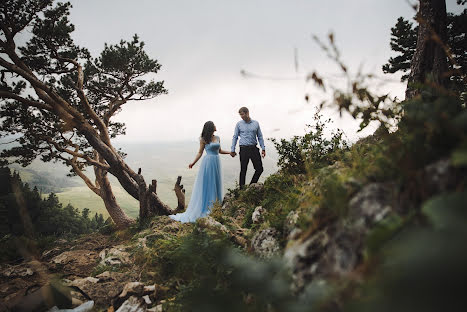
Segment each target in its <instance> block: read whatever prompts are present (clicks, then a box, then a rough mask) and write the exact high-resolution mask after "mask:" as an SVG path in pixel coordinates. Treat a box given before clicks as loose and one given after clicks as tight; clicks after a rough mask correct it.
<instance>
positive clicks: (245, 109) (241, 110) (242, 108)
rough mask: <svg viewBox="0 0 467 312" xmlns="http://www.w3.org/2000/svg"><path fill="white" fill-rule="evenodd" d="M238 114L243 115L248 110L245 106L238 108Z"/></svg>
mask: <svg viewBox="0 0 467 312" xmlns="http://www.w3.org/2000/svg"><path fill="white" fill-rule="evenodd" d="M238 112H239V113H241V112H243V113H248V112H249V111H248V108H246V107H245V106H243V107H240V109H239V110H238Z"/></svg>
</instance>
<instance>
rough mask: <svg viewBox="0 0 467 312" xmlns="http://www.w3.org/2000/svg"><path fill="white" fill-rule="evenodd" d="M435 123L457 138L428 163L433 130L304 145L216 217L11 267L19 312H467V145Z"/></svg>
mask: <svg viewBox="0 0 467 312" xmlns="http://www.w3.org/2000/svg"><path fill="white" fill-rule="evenodd" d="M416 101H417V102H414V103H416V104H417V105H420V102H418V101H419V100H416ZM451 101H452V99H451ZM443 103H444V104H446V103H449V102H443ZM432 107H433V106H432ZM408 111H410V110H408ZM465 114H466V113H465V110H463V111H461V112H460V113H456V114H455V115H454V116H453V120H459V118H465V116H466V115H465ZM406 118H410V114H408V116H406ZM461 120H464V121H465V119H461ZM412 121H413V120H412ZM436 122H439V123H438V126H439V127H438V129H447V130H443V131H444V132H442V133H440V134H442V137H443V138H444V140H442V141H437V140H436V135H434V136H433V134H432V135H430V136H424V137H422V139H423V140H424V142H420V141H417V142H418V143H419V144H422V143H423V144H422V145H424V146H427V144H428V143H429V144H428V145H429V146H430V147H431V149H430V151H429V152H428V151H427V150H424V152H422V153H421V152H420V151H418V150H416V149H414V141H413V137H416V138H417V140H420V135H422V134H423V133H425V132H424V131H425V129H424V128H412V132H411V135H413V137H412V136H407V133H406V132H405V130H404V123H402V124H401V128H400V129H399V130H398V131H397V132H395V133H392V134H391V133H388V132H387V131H384V129H383V130H382V129H380V130H378V131H377V132H376V133H375V134H374V135H372V136H369V137H367V138H364V139H361V140H360V141H358V142H356V143H355V144H353V145H351V146H348V145H347V144H346V143H345V142H344V141H342V140H343V139H342V138H337V136H338V134H335V136H334V137H333V138H334V139H335V140H337V141H334V142H335V143H336V144H334V145H333V147H332V148H330V147H329V146H330V144H329V142H330V141H328V140H327V139H323V138H321V139H320V140H316V141H309V143H310V142H311V144H310V145H307V144H305V145H299V147H300V148H301V149H302V148H303V149H304V150H307V151H308V152H307V153H301V151H303V150H301V151H298V154H296V155H301V156H300V157H302V158H300V157H299V158H298V159H297V158H291V156H292V155H291V154H289V153H286V152H285V151H287V150H288V151H291V150H289V149H288V147H289V146H290V145H289V144H290V143H291V142H292V141H282V142H278V143H277V145H276V148H278V151H279V155H280V157H279V165H280V167H281V170H280V171H279V172H278V173H277V174H273V175H270V176H269V177H268V178H267V179H266V180H265V181H264V183H259V184H254V185H252V186H250V187H248V188H246V189H245V190H240V189H232V190H230V191H229V192H228V193H227V194H226V197H225V198H224V202H223V203H222V205H221V204H218V205H216V206H215V207H214V209H213V210H212V212H211V214H210V216H209V217H207V218H202V219H199V220H198V221H197V222H196V223H194V224H180V223H179V222H176V221H173V220H171V219H170V218H167V217H166V216H160V217H155V218H153V219H152V220H145V222H143V223H141V224H139V225H136V226H134V227H132V228H129V229H127V230H124V231H116V230H111V232H108V231H109V229H108V228H107V229H106V230H105V231H101V232H102V233H108V234H93V235H85V236H82V237H81V238H78V239H76V240H70V241H64V240H60V241H57V243H56V244H55V247H54V248H52V249H49V250H45V251H43V252H42V256H41V257H40V258H38V259H37V258H36V259H26V260H27V261H24V262H22V263H20V264H11V263H10V264H3V265H2V268H1V276H2V280H1V283H2V287H0V289H2V294H1V296H2V297H3V298H4V301H5V303H6V307H15V308H16V309H17V311H28V309H30V308H31V306H30V305H34V304H37V300H39V302H41V304H42V305H47V304H49V303H47V301H46V299H44V298H42V297H41V298H42V299H40V298H39V299H37V296H38V294H40V292H37V291H35V290H36V289H38V288H39V286H43V285H46V286H44V287H46V289H49V290H50V291H52V293H60V294H61V296H62V297H61V299H59V297H57V296H55V297H54V298H55V299H54V300H52V303H50V305H49V307H52V305H58V306H60V307H62V308H64V307H71V306H79V305H81V304H82V306H81V308H83V309H84V308H85V307H88V308H89V309H91V310H93V311H114V310H118V311H188V310H189V311H219V310H222V311H395V310H396V311H440V310H451V311H454V310H458V309H459V306H460V305H461V304H462V305H463V296H462V293H463V288H462V286H461V285H462V284H463V281H464V280H465V277H466V273H467V272H466V270H465V261H466V260H467V251H466V249H465V247H464V244H463V242H464V241H465V239H466V238H467V232H466V230H465V223H466V222H467V214H466V212H465V207H467V205H466V203H467V193H466V190H465V185H466V182H467V180H466V177H467V174H466V173H467V172H466V167H465V162H462V161H460V160H459V157H458V156H456V157H451V155H458V154H456V153H459V150H458V149H457V146H458V144H460V142H465V141H462V140H464V139H465V137H464V134H463V133H462V132H458V131H457V130H456V131H454V132H452V131H451V130H449V129H448V128H443V127H442V125H444V122H446V120H442V121H436ZM317 125H319V122H317ZM464 126H465V124H464ZM414 129H416V130H414ZM315 130H316V128H315V129H310V132H309V136H308V137H310V136H311V137H314V138H316V134H317V132H316V131H315ZM336 135H337V136H336ZM305 137H306V136H305ZM333 138H331V141H332V140H333ZM301 142H302V143H303V142H305V141H301ZM440 142H441V143H440ZM446 142H450V145H449V146H450V147H449V146H447V145H446ZM440 144H441V145H440ZM397 151H399V152H400V151H402V152H401V153H397ZM453 151H454V153H453ZM291 159H295V162H291V161H290V160H291ZM414 160H418V161H414ZM302 165H305V166H304V167H303V166H302ZM106 231H107V232H106ZM47 285H48V286H47ZM24 289H30V291H29V293H30V294H29V295H28V294H26V295H25V293H24ZM34 296H36V297H35V298H36V299H34V300H32V299H31V298H32V297H34ZM40 300H42V301H40ZM47 300H48V299H47ZM28 305H29V306H28ZM91 306H92V308H91ZM6 307H5V306H4V307H3V309H6Z"/></svg>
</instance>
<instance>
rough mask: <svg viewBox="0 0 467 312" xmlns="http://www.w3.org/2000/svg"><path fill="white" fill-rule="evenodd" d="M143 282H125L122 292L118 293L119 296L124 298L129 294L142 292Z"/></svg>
mask: <svg viewBox="0 0 467 312" xmlns="http://www.w3.org/2000/svg"><path fill="white" fill-rule="evenodd" d="M143 289H144V284H143V283H140V282H130V283H127V284H126V285H125V286H124V287H123V290H122V292H121V293H120V295H119V297H120V298H126V297H128V296H129V295H141V294H142V293H143Z"/></svg>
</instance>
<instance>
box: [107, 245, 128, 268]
mask: <svg viewBox="0 0 467 312" xmlns="http://www.w3.org/2000/svg"><path fill="white" fill-rule="evenodd" d="M99 257H100V258H101V262H100V264H101V265H122V264H131V260H130V254H129V253H128V252H126V251H125V246H123V245H119V246H114V247H112V248H105V249H103V250H102V251H101V252H100V253H99Z"/></svg>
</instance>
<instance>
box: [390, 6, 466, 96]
mask: <svg viewBox="0 0 467 312" xmlns="http://www.w3.org/2000/svg"><path fill="white" fill-rule="evenodd" d="M458 4H461V3H459V2H458ZM464 4H465V3H462V4H461V5H464ZM466 25H467V9H464V10H462V12H461V13H459V14H453V13H448V14H447V34H448V41H447V42H446V44H447V45H448V46H449V48H450V54H451V55H450V56H451V59H452V60H453V61H452V62H450V63H449V67H450V70H452V73H451V74H452V76H451V77H450V80H451V86H450V89H451V90H456V91H458V92H459V93H461V92H465V91H466V84H465V77H466V73H467V53H466V51H467V43H466V40H465V36H466V34H467V26H466ZM417 32H418V26H416V27H414V26H413V23H411V22H409V21H408V20H405V19H404V18H403V17H399V18H398V19H397V23H396V25H395V26H394V27H392V28H391V42H390V45H391V49H392V50H393V51H395V52H396V53H397V54H398V55H397V56H396V57H390V58H389V60H388V63H387V64H384V65H383V72H384V73H391V74H393V73H396V72H398V71H402V72H404V73H406V72H409V71H410V63H411V60H412V58H413V55H414V53H415V49H416V46H417ZM408 76H409V73H407V74H404V75H402V77H401V81H405V80H407V78H408Z"/></svg>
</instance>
